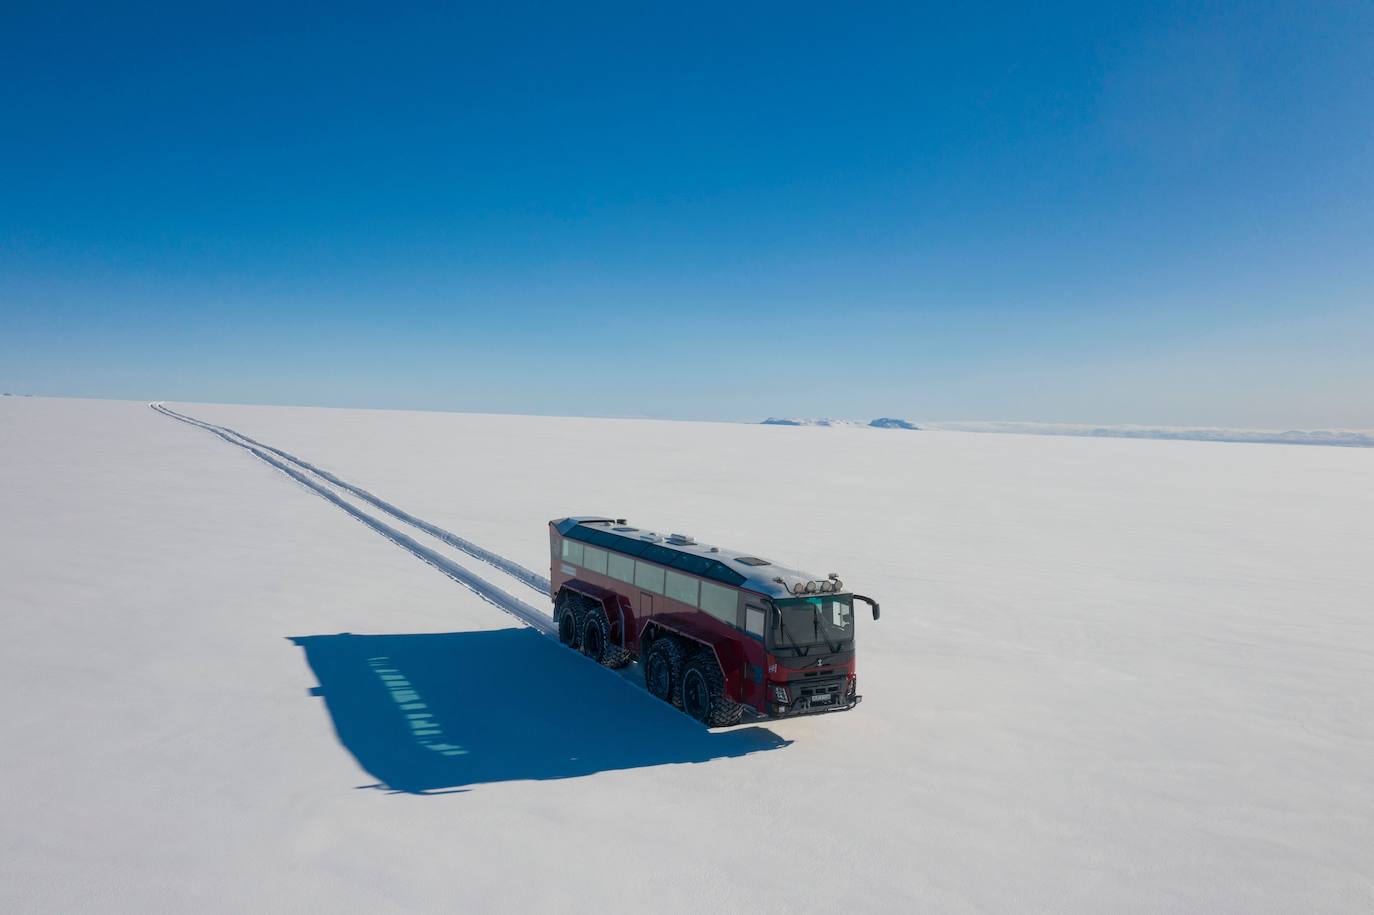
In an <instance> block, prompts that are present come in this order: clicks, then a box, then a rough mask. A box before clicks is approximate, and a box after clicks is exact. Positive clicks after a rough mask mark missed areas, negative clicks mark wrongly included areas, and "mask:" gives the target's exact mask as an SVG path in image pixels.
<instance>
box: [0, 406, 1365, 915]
mask: <svg viewBox="0 0 1374 915" xmlns="http://www.w3.org/2000/svg"><path fill="white" fill-rule="evenodd" d="M917 425H920V426H921V427H922V431H921V432H919V433H916V434H906V433H905V432H901V431H881V432H872V433H869V432H860V431H857V430H855V431H849V432H847V431H844V430H843V429H841V430H838V431H834V430H832V431H830V432H814V433H812V432H807V431H806V430H778V429H771V428H764V427H763V426H761V425H759V424H745V423H687V422H654V421H648V420H597V419H572V418H553V417H525V416H479V415H461V414H443V413H409V412H386V411H363V410H324V409H305V408H273V407H241V406H225V405H206V404H199V405H190V404H173V405H158V406H157V407H156V408H155V409H149V408H148V405H147V404H134V403H121V402H108V401H75V400H51V399H44V398H28V397H6V398H0V430H2V432H3V435H2V437H0V441H3V443H4V449H3V454H4V473H3V474H0V505H3V507H4V511H3V512H0V557H3V574H0V613H3V615H4V623H5V632H6V635H5V638H4V640H3V641H0V652H3V657H2V658H0V660H2V661H3V663H0V677H3V678H5V680H4V683H3V686H4V688H3V689H0V721H3V722H4V727H5V728H6V734H5V737H6V739H5V740H3V741H0V771H3V773H4V783H5V789H6V791H5V804H4V812H5V816H4V820H3V825H2V826H0V837H3V845H4V849H5V852H4V855H3V862H4V863H3V864H0V911H5V912H126V911H156V912H168V913H171V912H187V911H196V912H202V911H208V912H226V913H230V912H233V913H237V912H248V911H254V912H256V911H266V912H298V911H309V912H314V911H345V912H352V911H366V912H392V911H420V912H431V911H432V912H439V911H463V912H487V911H537V912H543V911H593V910H594V911H599V912H645V911H654V912H658V911H666V912H679V911H682V912H685V911H700V910H705V909H724V908H727V907H734V908H737V907H740V906H746V907H752V908H758V909H760V910H762V911H764V912H773V911H791V910H800V911H812V910H834V911H859V912H903V913H905V912H940V913H945V912H953V913H974V912H996V913H1002V912H1012V913H1020V912H1055V913H1101V912H1112V913H1118V912H1124V913H1137V912H1138V913H1147V912H1148V913H1159V912H1166V913H1194V912H1208V913H1212V912H1224V913H1231V912H1234V913H1286V912H1341V913H1345V912H1370V911H1374V855H1370V854H1369V853H1368V850H1369V849H1371V848H1374V777H1371V773H1374V626H1371V616H1370V614H1371V600H1370V595H1371V594H1372V593H1374V565H1371V563H1370V561H1369V548H1370V544H1371V543H1374V462H1371V461H1370V454H1369V452H1367V451H1364V450H1362V449H1358V448H1282V447H1264V448H1260V447H1252V448H1246V447H1227V446H1221V445H1216V444H1209V443H1206V442H1193V441H1136V440H1132V439H1130V438H1119V437H1110V438H1101V437H1096V436H1091V437H1080V438H1072V439H1071V438H1065V437H1041V436H1026V435H968V434H959V433H956V432H951V431H948V430H947V429H937V431H936V432H934V433H929V434H927V432H926V431H925V430H926V427H927V424H926V423H917ZM899 428H900V427H899ZM326 468H327V469H326ZM584 513H607V514H611V515H614V516H616V517H631V518H637V519H643V520H644V521H645V522H649V523H653V524H656V525H660V527H661V528H662V529H671V530H687V531H690V532H692V533H694V534H695V535H697V536H698V537H699V538H701V539H702V540H703V541H707V542H719V543H728V544H731V545H734V546H738V547H740V548H749V549H756V550H757V551H758V553H759V555H763V556H766V557H769V558H771V559H773V560H775V561H777V562H779V563H785V564H787V565H791V566H797V567H801V568H820V569H825V570H832V569H833V570H835V571H836V572H838V573H839V574H840V575H841V576H842V577H843V579H844V581H845V582H846V584H848V585H850V586H852V587H854V588H855V589H856V590H858V591H859V592H860V593H864V594H870V595H872V596H873V597H875V598H877V599H879V600H881V602H882V606H883V613H882V619H881V620H878V621H876V622H874V621H872V620H871V619H869V618H867V617H863V618H862V619H861V620H860V625H859V632H858V635H857V650H858V676H859V686H860V691H861V692H862V693H863V695H864V702H863V703H862V704H861V705H860V706H859V707H858V708H856V709H855V710H854V711H851V712H846V713H843V714H834V715H826V716H821V717H816V718H794V719H787V720H780V721H779V720H755V721H751V722H747V723H746V724H744V725H741V726H739V727H736V728H728V729H719V730H706V729H704V728H701V727H700V726H698V725H697V724H696V723H694V722H693V721H691V720H690V719H688V718H687V717H686V716H684V715H683V714H682V713H681V712H679V711H677V710H675V709H674V708H672V707H671V706H669V705H668V704H667V703H664V702H660V701H659V700H657V699H655V698H654V697H652V696H651V695H649V694H648V693H647V692H646V691H645V690H644V689H643V687H642V684H641V683H640V681H639V679H638V675H637V673H636V672H635V670H636V668H635V667H634V666H631V667H629V668H627V669H626V670H625V671H619V672H613V671H610V670H607V669H605V668H601V667H598V666H597V665H595V664H592V663H590V662H589V661H587V660H586V659H584V658H582V657H581V656H580V655H578V654H576V653H574V652H571V651H568V650H567V649H565V648H563V647H562V646H560V645H559V644H558V642H557V639H555V638H550V637H549V636H548V635H546V633H547V632H548V630H549V622H550V621H549V611H550V607H549V600H548V596H547V592H546V591H545V590H544V589H545V588H546V587H547V581H546V577H545V576H546V575H547V572H548V569H549V562H550V554H549V544H548V535H547V522H548V520H549V519H550V518H554V517H561V516H565V515H572V514H584Z"/></svg>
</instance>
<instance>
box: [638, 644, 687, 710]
mask: <svg viewBox="0 0 1374 915" xmlns="http://www.w3.org/2000/svg"><path fill="white" fill-rule="evenodd" d="M682 658H683V651H682V644H681V643H680V642H678V640H677V639H675V638H673V637H672V636H671V635H665V636H662V637H660V638H658V639H656V640H655V641H654V643H653V644H652V645H650V646H649V652H648V654H646V655H645V656H644V686H645V688H646V689H648V690H649V694H650V695H651V696H657V697H658V698H660V699H662V700H663V701H664V702H667V703H670V704H672V705H676V706H677V707H679V708H681V707H682Z"/></svg>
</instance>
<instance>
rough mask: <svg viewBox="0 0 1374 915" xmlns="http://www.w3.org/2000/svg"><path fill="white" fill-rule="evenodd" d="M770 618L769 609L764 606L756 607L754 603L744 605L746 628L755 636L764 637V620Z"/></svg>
mask: <svg viewBox="0 0 1374 915" xmlns="http://www.w3.org/2000/svg"><path fill="white" fill-rule="evenodd" d="M767 619H768V611H766V610H764V609H763V608H762V607H755V606H754V605H753V604H745V605H744V629H745V631H746V632H748V633H749V634H750V635H752V636H754V637H755V638H759V639H761V638H763V627H764V621H765V620H767Z"/></svg>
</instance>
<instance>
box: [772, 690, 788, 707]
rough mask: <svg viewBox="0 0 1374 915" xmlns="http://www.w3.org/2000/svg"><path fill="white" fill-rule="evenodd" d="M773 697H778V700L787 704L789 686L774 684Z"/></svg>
mask: <svg viewBox="0 0 1374 915" xmlns="http://www.w3.org/2000/svg"><path fill="white" fill-rule="evenodd" d="M773 698H774V699H776V700H778V701H779V702H781V703H782V704H783V705H786V704H787V687H785V686H774V687H773Z"/></svg>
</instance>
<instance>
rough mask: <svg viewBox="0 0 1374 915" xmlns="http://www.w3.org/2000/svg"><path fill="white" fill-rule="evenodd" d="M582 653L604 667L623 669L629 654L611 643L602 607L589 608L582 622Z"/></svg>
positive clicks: (609, 629)
mask: <svg viewBox="0 0 1374 915" xmlns="http://www.w3.org/2000/svg"><path fill="white" fill-rule="evenodd" d="M582 653H583V654H585V655H586V656H587V657H589V658H591V659H592V660H593V661H595V662H597V663H598V664H603V665H605V666H606V667H613V668H614V667H624V666H625V665H626V664H628V663H630V653H629V652H628V651H626V650H625V649H624V648H621V647H620V646H619V645H616V644H615V643H614V642H612V641H611V621H610V620H608V619H606V609H605V608H604V607H591V608H590V609H588V610H587V613H586V617H585V619H584V620H583V622H582Z"/></svg>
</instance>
